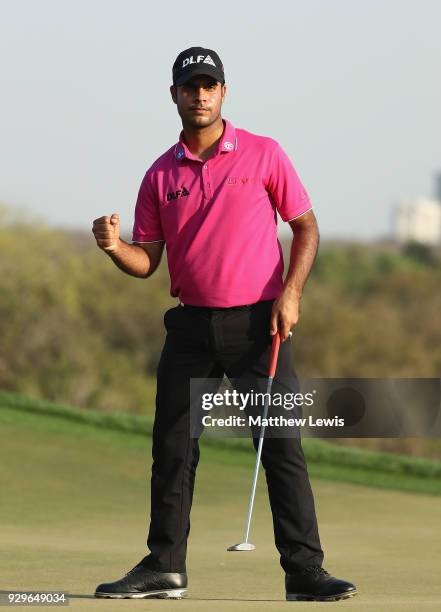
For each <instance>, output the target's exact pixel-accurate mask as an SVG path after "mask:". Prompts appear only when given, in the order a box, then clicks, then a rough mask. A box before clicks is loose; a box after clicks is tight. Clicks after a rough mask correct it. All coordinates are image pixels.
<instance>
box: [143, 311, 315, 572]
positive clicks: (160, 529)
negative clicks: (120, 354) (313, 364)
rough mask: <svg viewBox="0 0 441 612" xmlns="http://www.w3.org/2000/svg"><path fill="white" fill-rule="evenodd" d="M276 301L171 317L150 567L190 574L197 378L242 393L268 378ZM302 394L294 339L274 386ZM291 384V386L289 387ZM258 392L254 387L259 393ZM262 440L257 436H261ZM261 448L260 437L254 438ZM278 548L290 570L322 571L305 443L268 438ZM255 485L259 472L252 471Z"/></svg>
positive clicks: (161, 375) (163, 364)
mask: <svg viewBox="0 0 441 612" xmlns="http://www.w3.org/2000/svg"><path fill="white" fill-rule="evenodd" d="M272 303H273V302H272V301H263V302H258V303H256V304H252V305H248V306H240V307H234V308H223V309H213V308H200V307H193V306H182V305H179V306H176V307H175V308H171V309H170V310H168V311H167V312H166V313H165V315H164V324H165V327H166V330H167V337H166V341H165V345H164V348H163V351H162V355H161V358H160V361H159V365H158V371H157V395H156V414H155V422H154V427H153V447H152V456H153V464H152V478H151V523H150V529H149V534H148V538H147V545H148V547H149V549H150V554H149V555H148V557H147V559H146V564H147V566H148V567H150V568H151V569H155V570H157V571H164V572H185V571H186V553H187V539H188V535H189V531H190V509H191V505H192V498H193V488H194V482H195V474H196V467H197V464H198V461H199V444H198V440H197V439H195V438H191V437H190V414H189V412H190V410H189V408H190V379H191V378H210V379H213V382H214V387H216V386H217V385H218V384H219V383H220V382H221V380H222V378H223V376H224V374H226V376H227V377H228V378H229V379H230V380H231V379H234V380H235V381H236V383H237V384H238V386H239V387H241V390H244V389H246V388H253V384H254V383H258V384H259V383H260V384H261V382H262V380H264V379H265V378H266V377H267V375H268V361H269V351H270V347H271V342H272V337H271V336H270V334H269V324H270V315H271V307H272ZM280 380H283V381H284V382H283V384H284V385H286V381H287V380H288V381H291V382H292V387H293V388H294V389H297V387H296V382H297V377H296V375H295V372H294V368H293V363H292V351H291V345H290V342H289V340H287V341H285V342H284V343H282V344H281V346H280V352H279V359H278V365H277V371H276V375H275V377H274V383H273V388H274V385H277V382H278V381H280ZM288 384H289V383H288ZM255 388H256V386H255V385H254V389H255ZM253 435H254V434H253ZM253 443H254V446H255V448H256V449H257V445H258V439H257V438H255V437H253ZM262 465H263V468H264V471H265V477H266V482H267V486H268V494H269V500H270V505H271V511H272V516H273V525H274V535H275V544H276V547H277V549H278V551H279V553H280V563H281V566H282V568H283V569H284V570H285V572H288V573H294V572H296V571H297V570H298V569H299V568H301V567H304V566H305V565H309V564H314V565H322V562H323V552H322V549H321V546H320V539H319V534H318V527H317V519H316V514H315V507H314V499H313V495H312V491H311V486H310V483H309V478H308V473H307V469H306V463H305V457H304V454H303V450H302V447H301V442H300V439H299V438H267V437H265V440H264V443H263V449H262ZM250 483H251V473H250Z"/></svg>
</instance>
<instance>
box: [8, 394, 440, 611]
mask: <svg viewBox="0 0 441 612" xmlns="http://www.w3.org/2000/svg"><path fill="white" fill-rule="evenodd" d="M5 400H6V397H5V395H4V394H3V396H2V401H1V402H0V487H1V491H2V503H1V504H0V540H1V542H2V547H1V552H0V559H1V561H2V564H1V567H2V570H1V578H0V583H1V586H0V590H2V591H6V590H8V589H14V590H45V589H46V590H66V591H68V592H69V593H70V594H71V597H72V600H71V606H73V607H74V608H78V609H80V608H81V609H84V610H87V611H89V610H98V609H101V610H105V611H106V612H109V611H112V610H122V609H123V608H124V609H126V610H127V609H128V608H130V609H132V608H134V607H136V606H138V607H139V608H142V609H146V610H150V609H159V607H161V610H162V609H164V607H166V608H167V610H169V609H175V607H176V609H178V607H179V610H181V612H195V611H196V612H199V611H200V612H225V611H226V612H242V611H243V610H252V611H253V612H255V611H256V610H261V611H262V612H263V611H266V610H268V607H271V610H275V611H278V610H282V609H286V607H287V605H288V604H286V602H284V601H283V597H284V593H283V572H282V571H281V568H280V566H279V561H278V555H277V551H276V549H275V547H274V538H273V532H272V520H271V513H270V508H269V504H268V498H267V492H266V484H265V479H264V478H263V475H262V474H261V477H260V478H259V482H258V487H257V494H256V503H255V509H254V514H253V520H252V528H251V541H252V542H253V543H254V544H255V545H256V550H255V551H254V552H253V553H250V554H245V555H235V554H231V553H227V552H226V548H227V546H229V545H231V544H234V543H236V542H238V541H240V539H241V538H242V533H243V527H244V521H245V515H246V510H247V506H248V497H249V493H250V485H251V482H250V481H251V474H252V469H253V465H254V453H253V452H252V451H251V450H250V441H249V440H220V441H218V440H210V441H207V442H204V443H203V444H202V445H201V446H202V454H201V462H200V465H199V467H198V473H197V479H196V490H195V496H194V503H193V510H192V518H191V520H192V528H191V533H190V540H189V553H188V565H187V568H188V573H189V578H190V591H189V600H187V601H182V602H162V601H156V602H128V601H120V602H112V601H107V600H106V601H100V600H96V599H94V598H93V596H92V594H93V591H94V588H95V586H96V585H97V584H98V583H99V582H103V581H108V580H114V579H117V578H119V577H121V576H122V575H123V573H125V572H126V571H128V569H130V568H131V567H133V565H135V563H136V562H138V561H139V560H140V559H141V558H142V556H143V555H145V554H146V545H145V540H146V535H147V529H148V523H149V511H150V499H149V478H150V467H151V437H150V435H145V432H147V434H148V426H147V422H144V421H142V420H141V421H139V420H138V419H136V418H135V419H134V420H133V419H132V417H130V416H128V415H113V416H111V417H109V415H106V414H102V413H98V414H95V413H90V414H89V413H87V414H86V415H85V414H83V412H86V411H80V412H79V411H78V409H72V408H69V407H67V409H66V410H65V409H64V408H63V407H59V406H54V405H53V404H51V403H49V402H42V403H39V404H38V405H39V408H36V404H33V402H32V400H31V399H30V398H27V399H26V398H23V397H21V398H19V397H17V396H15V397H12V396H9V404H10V405H9V407H7V406H6V404H7V403H8V402H7V401H5ZM19 405H20V406H21V407H19ZM99 416H102V417H103V420H102V421H101V420H100V419H99ZM88 417H90V419H89V418H88ZM119 417H121V418H119ZM127 417H128V418H127ZM109 419H110V420H109ZM118 423H121V424H122V426H121V427H120V428H118ZM109 424H110V425H111V426H109ZM129 425H130V426H129ZM143 427H146V429H142V428H143ZM225 445H227V446H225ZM228 445H229V446H228ZM247 446H248V448H247ZM328 446H329V447H330V446H331V445H328V444H326V443H324V442H323V443H322V442H321V441H320V440H305V447H308V453H307V454H308V455H310V457H315V459H316V460H313V461H311V460H310V463H309V471H310V474H311V476H312V477H311V484H312V487H313V491H314V497H315V502H316V509H317V515H318V519H319V527H320V535H321V540H322V545H323V548H324V550H325V567H326V568H327V569H328V570H329V571H331V572H332V573H334V575H337V576H339V577H341V578H345V579H348V580H352V581H354V582H355V583H356V584H357V586H358V588H359V590H360V595H359V596H358V597H357V598H355V599H354V600H353V601H348V602H344V603H343V604H342V603H337V604H335V605H336V606H337V605H338V606H341V605H344V606H345V607H346V606H352V607H353V608H354V607H355V609H356V610H366V611H372V610H375V611H376V612H377V611H382V610H387V611H388V612H390V611H391V610H397V611H398V610H400V611H402V610H409V612H413V611H414V610H433V609H439V608H440V607H441V587H440V582H439V563H437V561H436V559H437V558H438V551H439V535H438V534H439V525H440V521H439V499H438V498H437V497H435V496H433V495H424V494H419V495H412V494H410V493H409V492H402V491H397V490H395V491H392V490H388V489H386V488H383V489H380V488H374V487H372V486H354V485H353V484H350V483H349V482H343V481H340V482H337V481H336V479H337V478H338V477H340V478H341V479H342V478H346V477H347V478H348V479H351V478H352V479H354V472H356V470H358V469H359V470H360V472H363V474H364V477H366V474H368V475H370V478H372V477H373V476H375V475H377V476H378V474H383V477H384V474H385V473H386V474H388V473H387V472H379V470H378V469H376V470H374V469H364V468H361V467H359V468H356V466H355V465H353V466H352V467H349V466H348V465H346V466H340V467H339V468H338V466H335V469H334V468H333V466H332V463H330V461H331V459H332V457H334V459H335V460H337V459H339V460H340V459H341V455H334V454H333V452H332V449H331V448H328ZM336 450H337V451H338V452H340V451H341V450H342V449H339V448H337V449H336ZM343 450H344V451H346V450H347V449H343ZM327 453H329V454H327ZM350 456H351V457H352V456H353V455H350ZM366 456H368V455H366ZM357 457H359V459H358V460H359V461H361V455H357ZM377 458H378V457H377ZM372 465H373V464H372ZM399 465H402V464H399ZM406 465H407V464H406ZM343 467H344V470H347V473H345V472H344V470H343ZM377 467H378V466H377ZM389 467H390V466H389ZM328 469H329V470H331V473H327V474H321V476H323V478H322V477H320V478H317V477H316V475H315V471H316V470H318V472H317V473H319V471H320V470H324V471H326V470H328ZM393 469H397V467H396V466H395V467H394V468H393ZM400 469H402V467H401V468H400ZM418 469H421V468H418ZM351 473H352V475H351ZM389 476H393V474H391V473H390V472H389ZM405 476H406V478H411V479H413V478H416V476H409V475H406V474H405ZM419 478H420V479H425V477H423V476H419ZM389 484H390V483H389ZM293 605H294V604H293ZM333 605H334V604H329V606H331V607H332V606H333ZM295 606H296V611H303V610H311V605H310V604H298V605H297V604H295ZM312 607H313V608H314V609H315V608H316V607H317V606H316V605H315V604H312ZM327 607H328V605H327Z"/></svg>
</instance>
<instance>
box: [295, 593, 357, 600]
mask: <svg viewBox="0 0 441 612" xmlns="http://www.w3.org/2000/svg"><path fill="white" fill-rule="evenodd" d="M354 595H357V591H350V592H349V593H341V594H340V595H306V594H303V593H287V594H286V601H339V600H340V599H349V597H354Z"/></svg>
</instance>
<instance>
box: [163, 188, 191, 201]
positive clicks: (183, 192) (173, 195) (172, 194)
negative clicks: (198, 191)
mask: <svg viewBox="0 0 441 612" xmlns="http://www.w3.org/2000/svg"><path fill="white" fill-rule="evenodd" d="M188 195H190V192H189V191H188V189H186V188H185V187H182V189H177V190H176V191H169V192H168V193H167V202H171V200H177V199H178V198H184V197H185V196H188Z"/></svg>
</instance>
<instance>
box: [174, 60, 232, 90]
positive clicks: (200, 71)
mask: <svg viewBox="0 0 441 612" xmlns="http://www.w3.org/2000/svg"><path fill="white" fill-rule="evenodd" d="M194 76H209V77H211V78H212V79H216V81H219V82H220V83H225V79H224V77H221V74H220V73H219V70H218V69H217V68H216V67H215V66H210V64H199V65H197V66H194V68H193V67H192V69H191V70H189V71H188V72H186V74H183V75H181V76H180V77H179V79H176V81H175V83H174V84H175V85H178V86H179V85H183V84H184V83H186V82H187V81H190V79H192V78H193V77H194Z"/></svg>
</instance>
